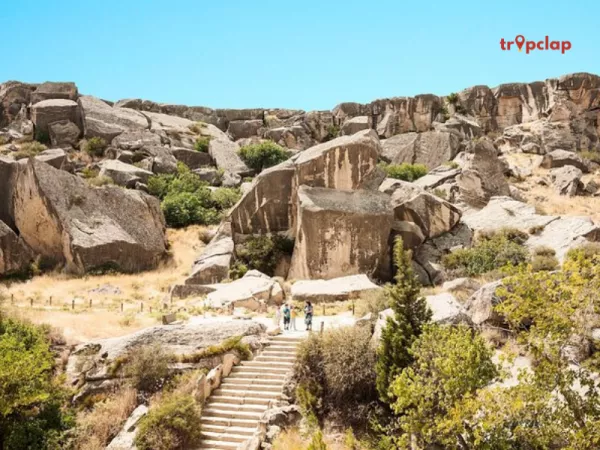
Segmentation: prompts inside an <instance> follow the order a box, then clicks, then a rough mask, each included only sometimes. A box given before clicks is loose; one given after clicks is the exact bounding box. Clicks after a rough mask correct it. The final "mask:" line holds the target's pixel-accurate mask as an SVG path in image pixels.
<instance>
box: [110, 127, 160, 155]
mask: <svg viewBox="0 0 600 450" xmlns="http://www.w3.org/2000/svg"><path fill="white" fill-rule="evenodd" d="M162 144H163V142H162V140H161V137H160V136H159V135H158V134H156V133H153V132H151V131H150V130H142V129H137V130H127V131H125V132H123V133H121V134H119V135H118V136H117V137H115V138H114V139H113V140H112V143H111V145H112V146H113V147H116V148H119V149H121V150H130V151H133V152H135V151H137V150H142V149H144V148H146V147H159V146H161V145H162Z"/></svg>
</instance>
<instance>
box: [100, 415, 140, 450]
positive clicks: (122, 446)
mask: <svg viewBox="0 0 600 450" xmlns="http://www.w3.org/2000/svg"><path fill="white" fill-rule="evenodd" d="M146 414H148V407H147V406H146V405H139V406H138V407H137V408H135V409H134V410H133V412H132V413H131V415H130V416H129V418H128V419H127V421H126V422H125V424H124V425H123V429H122V430H121V431H120V432H119V434H117V435H116V436H115V438H114V439H113V440H112V441H110V443H109V444H108V446H107V447H106V450H132V449H135V448H136V447H135V438H136V436H137V431H138V425H139V423H140V421H141V420H142V419H143V418H144V417H145V416H146Z"/></svg>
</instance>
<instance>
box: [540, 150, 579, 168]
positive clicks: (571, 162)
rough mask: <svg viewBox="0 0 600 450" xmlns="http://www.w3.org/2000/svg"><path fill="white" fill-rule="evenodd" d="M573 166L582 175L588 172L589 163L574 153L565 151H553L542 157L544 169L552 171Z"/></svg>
mask: <svg viewBox="0 0 600 450" xmlns="http://www.w3.org/2000/svg"><path fill="white" fill-rule="evenodd" d="M564 166H573V167H576V168H578V169H579V170H581V171H582V172H583V173H588V172H589V171H590V163H589V161H587V160H585V159H583V158H582V157H581V156H579V155H578V154H577V153H575V152H568V151H566V150H554V151H552V152H550V153H547V154H546V155H544V159H543V160H542V167H544V168H545V169H554V168H557V167H564Z"/></svg>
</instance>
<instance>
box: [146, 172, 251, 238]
mask: <svg viewBox="0 0 600 450" xmlns="http://www.w3.org/2000/svg"><path fill="white" fill-rule="evenodd" d="M148 190H149V192H150V193H151V194H152V195H155V196H156V197H158V198H159V199H161V200H162V203H161V208H162V210H163V213H164V215H165V220H166V221H167V225H168V226H170V227H173V228H179V227H184V226H187V225H192V224H198V225H210V224H216V223H219V221H220V220H221V218H222V215H223V213H224V212H225V211H226V210H227V209H229V208H231V207H232V206H233V205H234V204H235V203H236V202H237V201H238V200H239V199H240V197H241V192H240V191H239V190H238V189H233V188H223V187H222V188H218V189H216V190H215V191H214V192H213V191H211V190H210V189H209V187H208V183H206V182H205V181H202V180H201V179H200V177H199V176H198V175H196V174H195V173H193V172H192V171H190V169H189V168H188V167H187V166H185V165H184V164H179V165H178V173H177V174H175V175H173V174H162V175H154V176H152V177H150V179H149V180H148Z"/></svg>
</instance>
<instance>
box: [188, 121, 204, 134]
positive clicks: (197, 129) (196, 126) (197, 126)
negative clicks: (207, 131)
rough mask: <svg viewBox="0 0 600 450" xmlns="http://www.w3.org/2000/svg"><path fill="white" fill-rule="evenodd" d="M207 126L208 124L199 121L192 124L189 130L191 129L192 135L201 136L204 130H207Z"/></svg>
mask: <svg viewBox="0 0 600 450" xmlns="http://www.w3.org/2000/svg"><path fill="white" fill-rule="evenodd" d="M207 126H208V125H207V124H206V122H202V121H198V122H195V123H193V124H191V125H190V126H189V127H188V128H189V129H190V131H191V132H192V133H195V134H201V133H202V130H203V129H204V128H206V127H207Z"/></svg>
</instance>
